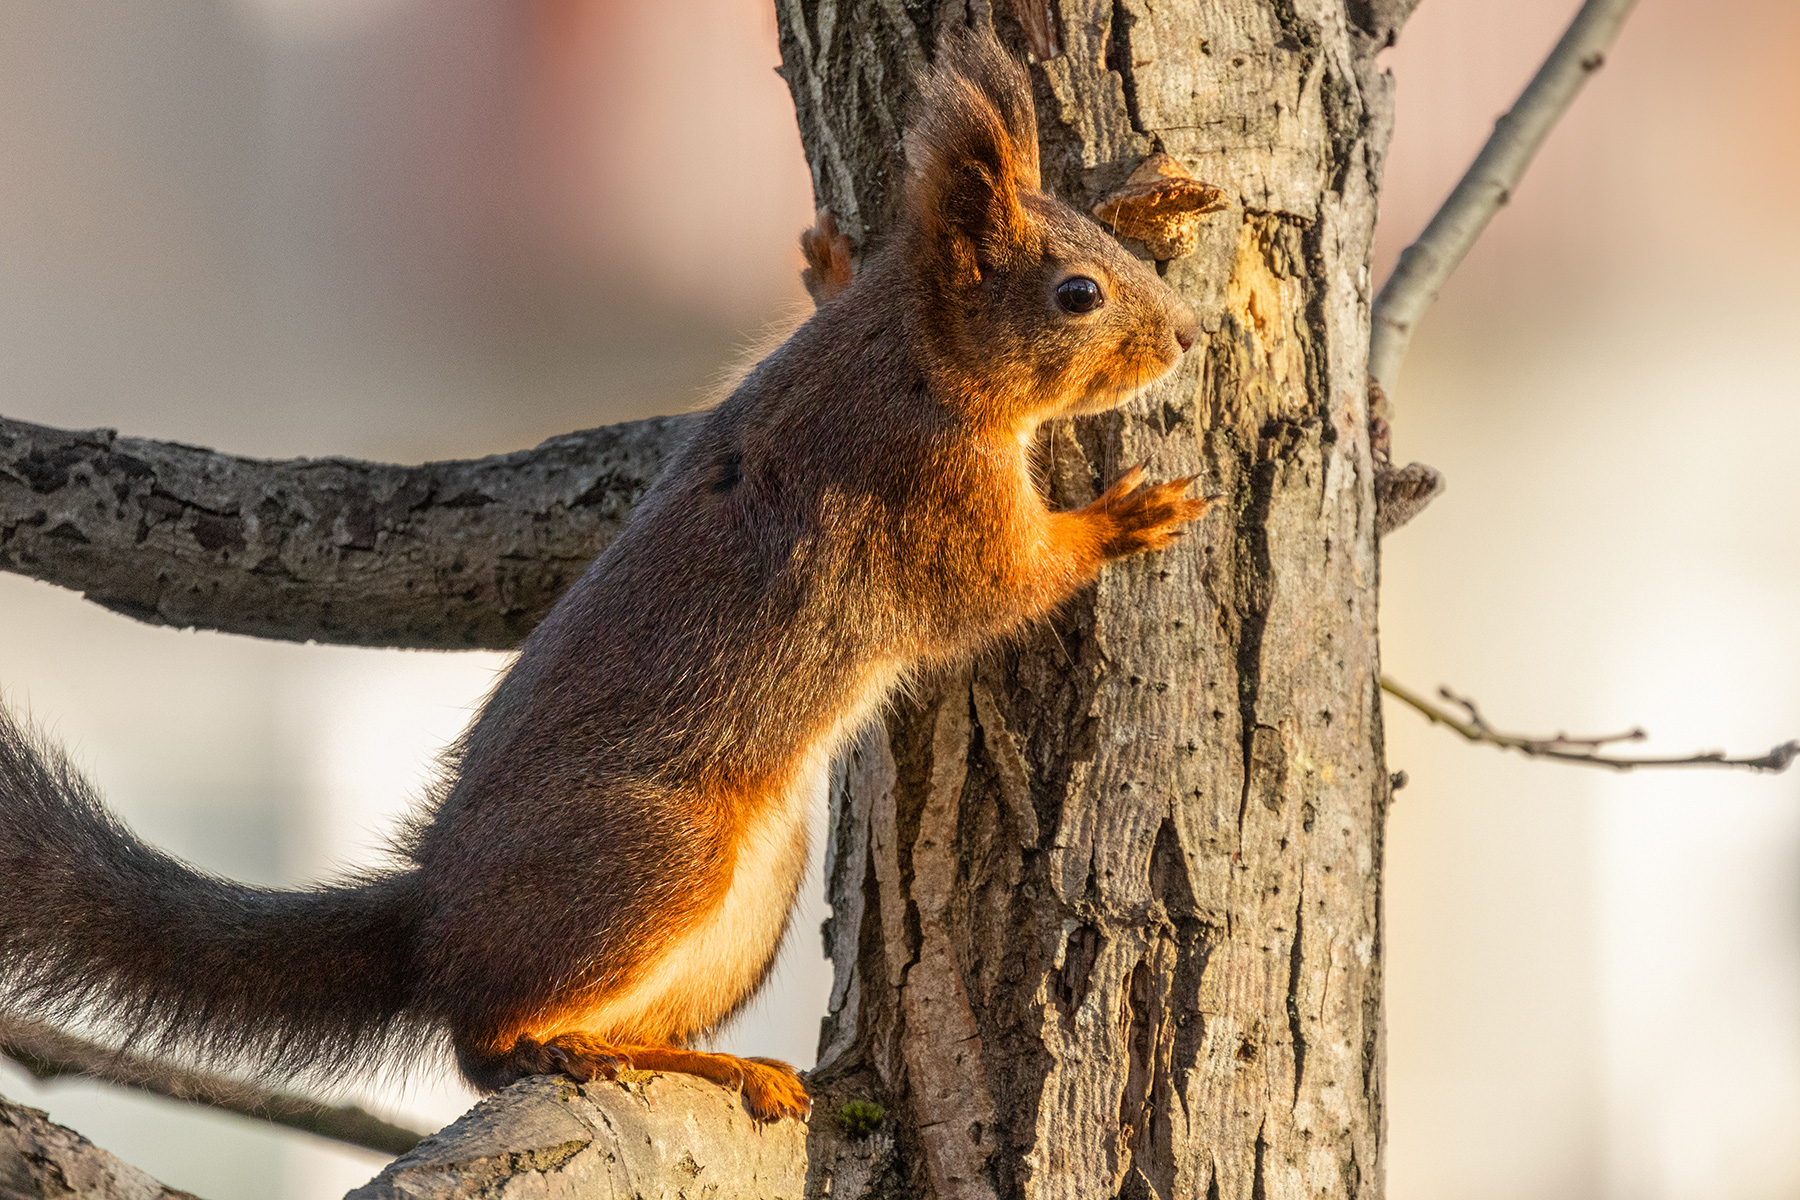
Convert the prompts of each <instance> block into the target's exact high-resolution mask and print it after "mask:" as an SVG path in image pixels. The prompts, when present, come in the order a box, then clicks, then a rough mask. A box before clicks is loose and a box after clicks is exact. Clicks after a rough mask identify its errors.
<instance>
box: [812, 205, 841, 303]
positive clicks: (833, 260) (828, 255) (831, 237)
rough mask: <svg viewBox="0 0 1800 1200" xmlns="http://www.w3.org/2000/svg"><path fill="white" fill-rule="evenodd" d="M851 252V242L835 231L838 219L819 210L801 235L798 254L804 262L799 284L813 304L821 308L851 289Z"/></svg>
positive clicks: (826, 210) (828, 211) (824, 210)
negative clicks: (802, 256)
mask: <svg viewBox="0 0 1800 1200" xmlns="http://www.w3.org/2000/svg"><path fill="white" fill-rule="evenodd" d="M851 250H852V247H851V245H850V239H849V238H847V237H845V236H844V235H843V234H842V233H840V232H839V231H838V223H837V218H836V217H834V216H832V215H831V210H830V209H826V208H821V209H820V210H819V212H818V215H817V216H816V217H815V218H814V219H813V227H812V228H811V229H808V230H806V231H805V232H803V233H801V235H800V253H801V254H802V255H804V256H805V258H806V269H805V270H804V271H802V272H800V282H801V283H803V284H805V285H806V292H807V295H809V296H811V297H812V299H813V304H815V305H819V304H824V303H825V302H826V301H827V300H830V299H832V298H834V297H835V296H836V295H837V294H838V293H839V292H841V291H843V290H844V289H845V288H847V287H849V286H850V277H851V273H852V268H851V266H850V253H851Z"/></svg>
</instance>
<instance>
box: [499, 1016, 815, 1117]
mask: <svg viewBox="0 0 1800 1200" xmlns="http://www.w3.org/2000/svg"><path fill="white" fill-rule="evenodd" d="M621 1071H666V1072H669V1073H671V1074H677V1075H693V1076H696V1077H698V1078H700V1079H705V1080H708V1081H709V1082H712V1083H716V1084H719V1085H720V1086H721V1087H728V1088H735V1089H736V1090H737V1091H738V1093H739V1094H740V1095H741V1096H742V1097H743V1099H744V1107H745V1108H746V1109H748V1110H749V1111H750V1115H751V1116H752V1117H754V1118H755V1119H756V1120H758V1121H777V1120H780V1119H781V1118H782V1117H805V1116H807V1115H808V1114H809V1113H810V1112H811V1111H812V1101H811V1100H810V1099H808V1097H807V1095H806V1085H805V1084H803V1083H802V1082H801V1081H800V1073H799V1072H798V1071H796V1070H794V1068H792V1067H790V1066H789V1065H788V1064H786V1063H784V1062H781V1061H779V1060H777V1059H773V1058H738V1057H737V1056H735V1055H731V1054H712V1053H708V1052H706V1051H701V1050H685V1049H682V1048H681V1047H679V1046H619V1045H614V1044H612V1043H610V1042H603V1041H601V1040H600V1039H598V1038H596V1037H593V1036H592V1035H590V1034H586V1033H580V1032H569V1033H559V1034H557V1035H556V1036H555V1037H552V1038H547V1039H545V1040H544V1041H541V1042H540V1041H538V1040H537V1039H536V1038H534V1037H532V1036H531V1035H530V1034H521V1035H519V1038H518V1040H517V1041H515V1042H514V1043H513V1046H512V1049H511V1051H509V1052H508V1053H507V1054H506V1055H505V1056H504V1058H503V1060H501V1061H499V1062H495V1063H492V1064H490V1065H489V1067H488V1069H487V1070H484V1071H482V1072H480V1074H479V1076H477V1075H476V1074H475V1073H472V1072H471V1073H470V1078H471V1080H472V1081H473V1082H474V1083H476V1084H477V1085H478V1086H481V1087H486V1088H493V1089H496V1090H498V1089H499V1088H503V1087H505V1086H507V1085H508V1084H510V1083H513V1082H515V1081H517V1080H520V1079H523V1078H525V1077H526V1076H528V1075H567V1076H568V1077H569V1078H570V1079H573V1080H575V1081H576V1082H577V1083H587V1082H589V1081H590V1080H593V1079H609V1080H610V1079H617V1078H618V1076H619V1073H620V1072H621Z"/></svg>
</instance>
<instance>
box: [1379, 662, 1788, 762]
mask: <svg viewBox="0 0 1800 1200" xmlns="http://www.w3.org/2000/svg"><path fill="white" fill-rule="evenodd" d="M1381 690H1382V691H1384V692H1386V693H1387V694H1388V695H1390V696H1393V697H1394V698H1396V699H1398V700H1401V701H1403V702H1404V703H1406V704H1408V705H1410V706H1411V707H1413V708H1414V709H1416V710H1418V711H1419V712H1420V713H1422V714H1423V715H1424V716H1425V718H1426V719H1427V720H1429V721H1430V722H1431V723H1432V724H1433V725H1444V726H1448V727H1449V728H1450V729H1453V730H1455V731H1456V732H1457V733H1460V734H1461V735H1462V736H1463V737H1465V738H1467V739H1468V740H1469V741H1471V742H1484V743H1486V744H1487V745H1490V746H1498V747H1500V748H1501V749H1503V750H1517V751H1518V752H1519V753H1520V754H1523V755H1525V756H1526V757H1527V758H1550V759H1555V760H1556V761H1557V762H1569V763H1581V764H1583V765H1584V766H1590V767H1606V768H1609V769H1610V770H1614V771H1633V770H1636V769H1637V768H1639V767H1739V768H1742V769H1743V770H1746V771H1767V772H1771V773H1779V772H1782V771H1785V770H1787V769H1788V767H1790V766H1791V765H1793V762H1794V759H1795V758H1800V741H1787V742H1783V743H1782V744H1781V745H1779V746H1776V747H1775V748H1774V749H1772V750H1770V751H1769V752H1768V753H1767V754H1762V755H1758V756H1756V757H1755V758H1728V757H1726V755H1725V752H1724V751H1723V750H1706V751H1702V752H1700V753H1698V754H1688V755H1683V756H1679V757H1675V756H1671V757H1625V756H1622V755H1616V754H1606V753H1602V751H1604V750H1605V748H1606V747H1608V746H1616V745H1619V744H1620V743H1623V742H1641V741H1643V740H1644V739H1645V738H1647V737H1648V736H1650V735H1649V734H1647V733H1645V732H1644V731H1643V730H1642V729H1639V728H1633V729H1628V730H1626V731H1625V732H1624V733H1610V734H1602V735H1600V736H1598V737H1571V736H1570V735H1569V734H1566V733H1557V734H1554V735H1552V736H1550V737H1528V736H1525V735H1523V734H1517V733H1501V732H1500V731H1498V730H1496V729H1495V728H1494V727H1493V726H1492V725H1489V724H1488V723H1487V719H1486V718H1485V717H1483V716H1482V715H1481V709H1479V708H1478V707H1476V705H1475V702H1474V701H1473V700H1470V699H1469V698H1468V697H1466V696H1459V695H1457V694H1456V693H1455V692H1452V691H1451V690H1450V689H1449V688H1439V689H1438V695H1439V696H1441V697H1442V698H1443V699H1444V700H1446V701H1448V702H1449V703H1450V704H1452V705H1454V706H1456V707H1457V708H1459V709H1461V710H1462V713H1463V715H1462V716H1460V717H1459V716H1457V715H1456V714H1455V713H1452V712H1450V711H1448V710H1446V709H1443V708H1440V707H1438V706H1437V705H1435V704H1433V703H1431V701H1429V700H1426V699H1425V698H1424V697H1422V696H1420V695H1418V694H1417V693H1415V692H1413V691H1410V690H1409V689H1407V688H1406V687H1403V686H1402V685H1400V684H1398V683H1395V682H1394V681H1393V680H1392V679H1389V678H1388V677H1387V676H1385V675H1383V676H1382V677H1381Z"/></svg>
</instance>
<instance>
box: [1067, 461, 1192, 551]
mask: <svg viewBox="0 0 1800 1200" xmlns="http://www.w3.org/2000/svg"><path fill="white" fill-rule="evenodd" d="M1197 478H1199V477H1198V476H1196V475H1189V476H1188V477H1187V478H1186V479H1175V480H1171V481H1170V482H1168V483H1145V482H1144V464H1143V463H1139V464H1138V465H1137V466H1135V467H1133V468H1131V470H1129V471H1127V472H1125V474H1123V475H1121V476H1119V478H1118V480H1117V482H1115V483H1114V484H1113V485H1112V486H1111V487H1109V488H1107V489H1106V492H1105V494H1103V495H1102V496H1101V497H1100V498H1099V499H1098V500H1096V501H1094V502H1093V503H1092V504H1090V505H1088V506H1087V507H1086V508H1085V509H1083V510H1082V512H1083V513H1084V514H1086V515H1088V516H1089V517H1090V518H1092V519H1093V520H1094V521H1095V522H1096V523H1098V524H1100V526H1101V528H1102V530H1103V533H1102V536H1101V553H1102V554H1104V555H1105V556H1106V557H1107V558H1124V557H1126V556H1127V555H1130V554H1138V553H1140V552H1142V551H1145V550H1161V549H1162V548H1163V547H1165V546H1167V545H1169V543H1171V542H1173V541H1174V540H1175V539H1176V538H1178V537H1180V536H1181V526H1183V525H1185V524H1187V523H1188V522H1189V521H1192V520H1193V519H1195V518H1196V517H1198V516H1200V515H1201V514H1202V513H1204V512H1205V511H1206V510H1207V509H1208V508H1209V507H1211V505H1212V499H1211V498H1210V497H1194V498H1189V497H1186V496H1185V495H1184V493H1185V492H1186V491H1187V490H1188V488H1190V487H1192V486H1193V484H1194V480H1195V479H1197Z"/></svg>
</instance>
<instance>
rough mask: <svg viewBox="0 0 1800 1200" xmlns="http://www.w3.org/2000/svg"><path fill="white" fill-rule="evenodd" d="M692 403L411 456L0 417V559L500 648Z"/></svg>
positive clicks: (155, 605) (431, 644)
mask: <svg viewBox="0 0 1800 1200" xmlns="http://www.w3.org/2000/svg"><path fill="white" fill-rule="evenodd" d="M689 421H690V418H687V417H656V418H652V419H650V420H647V421H634V422H631V423H629V424H625V425H613V426H608V427H606V428H601V429H590V430H586V431H584V432H580V433H570V434H565V435H563V436H561V437H555V438H551V439H550V440H549V441H547V442H545V443H543V444H542V445H541V446H538V447H537V448H535V449H532V450H523V451H519V452H517V453H513V454H496V455H493V456H491V457H488V458H479V459H472V460H468V461H463V462H440V463H426V464H425V465H423V466H415V467H405V466H393V465H389V464H386V463H369V462H358V461H356V460H354V459H347V458H324V459H305V458H301V459H288V460H285V461H270V460H263V459H252V458H240V457H237V456H235V455H230V454H219V453H217V452H215V451H211V450H203V449H198V448H196V447H193V446H183V445H180V444H177V443H174V442H156V441H150V440H148V439H144V438H127V437H120V436H119V435H118V434H116V433H114V432H113V431H112V430H109V429H103V430H94V431H87V432H78V431H69V430H61V429H51V428H48V427H46V426H42V425H31V424H28V423H26V422H24V421H13V420H7V419H5V418H0V569H3V570H7V571H14V572H17V573H19V574H21V575H29V576H31V577H32V578H33V579H41V580H44V581H45V582H47V583H54V584H56V585H58V586H60V587H66V588H72V589H75V590H76V591H80V592H83V593H85V594H86V595H87V597H88V599H90V600H93V601H94V602H95V603H97V604H100V605H103V606H105V607H107V608H110V609H113V610H114V611H116V612H121V613H124V614H126V615H128V616H132V617H136V618H138V619H139V620H141V621H148V622H150V623H152V624H157V625H175V626H180V627H190V626H191V627H197V628H201V629H218V630H223V631H225V632H227V633H242V634H249V635H251V636H254V637H268V638H284V639H288V640H292V641H306V640H313V641H320V642H339V643H345V644H349V645H361V646H406V647H414V648H421V649H444V650H456V649H462V650H467V649H478V648H487V649H507V648H510V647H512V646H514V645H517V644H518V642H519V640H520V639H521V638H523V637H524V636H525V634H526V633H527V632H528V631H529V630H530V629H531V628H532V626H534V625H535V624H537V622H538V620H539V619H540V618H541V617H542V616H543V615H544V614H545V613H546V612H548V611H549V609H550V606H551V605H552V604H554V603H555V602H556V598H557V597H558V596H560V595H562V593H563V591H564V589H566V588H567V587H568V586H569V585H570V584H572V583H573V582H574V581H575V579H576V578H577V576H579V575H580V573H581V571H582V570H583V569H584V568H585V567H586V566H587V564H588V563H589V562H590V561H591V560H592V559H593V557H594V556H595V555H596V554H598V553H599V552H600V551H601V550H602V549H604V548H605V546H606V544H607V543H608V542H610V541H611V540H612V539H613V538H614V537H615V536H617V534H618V532H619V530H620V529H622V528H623V527H624V523H625V518H626V515H627V514H628V513H629V511H630V509H631V506H632V504H633V503H634V502H635V501H636V499H637V497H638V496H639V495H640V494H641V493H642V492H643V490H644V488H645V487H647V486H649V483H650V481H651V480H652V479H653V478H655V476H656V472H657V471H658V470H659V469H660V468H661V466H662V464H663V462H664V461H665V460H666V459H667V458H668V456H669V454H670V453H671V452H672V451H673V449H674V447H675V446H676V445H678V444H679V443H680V441H681V438H682V437H683V436H684V434H685V431H686V429H687V428H688V424H689Z"/></svg>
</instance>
